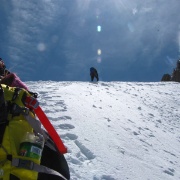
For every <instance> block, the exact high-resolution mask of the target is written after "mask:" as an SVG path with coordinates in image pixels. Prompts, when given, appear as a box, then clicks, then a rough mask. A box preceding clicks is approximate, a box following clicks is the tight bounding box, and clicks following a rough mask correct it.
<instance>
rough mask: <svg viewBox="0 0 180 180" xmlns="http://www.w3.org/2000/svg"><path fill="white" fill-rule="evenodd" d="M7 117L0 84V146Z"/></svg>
mask: <svg viewBox="0 0 180 180" xmlns="http://www.w3.org/2000/svg"><path fill="white" fill-rule="evenodd" d="M7 116H8V112H7V104H6V101H5V99H4V90H3V88H2V86H1V84H0V145H1V144H2V140H3V136H4V132H5V129H6V126H7V124H8V120H7Z"/></svg>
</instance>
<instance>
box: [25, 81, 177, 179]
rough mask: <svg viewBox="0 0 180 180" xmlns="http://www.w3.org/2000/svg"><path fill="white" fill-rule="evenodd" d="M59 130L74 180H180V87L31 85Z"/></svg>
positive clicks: (157, 84) (153, 84)
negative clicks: (66, 148) (66, 150)
mask: <svg viewBox="0 0 180 180" xmlns="http://www.w3.org/2000/svg"><path fill="white" fill-rule="evenodd" d="M27 85H28V86H29V88H30V90H31V91H33V92H37V93H39V98H38V99H39V102H40V105H41V107H42V109H43V110H44V111H45V113H46V114H47V116H48V117H49V119H50V120H51V122H52V124H53V125H54V127H55V128H56V130H57V131H58V133H59V135H60V136H61V138H62V140H63V141H64V143H65V145H66V146H67V147H68V153H67V154H65V157H66V159H67V162H68V164H69V168H70V172H71V179H72V180H127V179H128V180H178V179H180V131H179V127H180V91H179V88H180V84H179V83H174V82H151V83H146V82H99V83H98V84H97V83H91V82H53V81H38V82H27Z"/></svg>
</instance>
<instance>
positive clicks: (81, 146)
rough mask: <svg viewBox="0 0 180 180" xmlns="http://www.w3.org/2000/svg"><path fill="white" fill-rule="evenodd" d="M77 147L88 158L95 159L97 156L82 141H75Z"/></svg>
mask: <svg viewBox="0 0 180 180" xmlns="http://www.w3.org/2000/svg"><path fill="white" fill-rule="evenodd" d="M74 142H75V144H76V145H77V147H78V148H79V149H80V151H81V153H82V154H83V155H84V156H85V157H86V158H87V159H89V160H90V159H94V158H95V157H96V156H95V155H94V154H93V153H92V152H91V151H90V150H89V149H88V148H86V147H85V146H84V145H83V144H82V143H81V142H79V141H78V140H75V141H74Z"/></svg>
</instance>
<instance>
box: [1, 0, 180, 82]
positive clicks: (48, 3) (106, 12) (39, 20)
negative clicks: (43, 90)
mask: <svg viewBox="0 0 180 180" xmlns="http://www.w3.org/2000/svg"><path fill="white" fill-rule="evenodd" d="M0 4H1V6H0V22H1V24H0V32H1V34H0V57H1V58H3V59H4V60H5V62H6V64H7V67H8V68H9V69H10V70H11V71H13V72H16V73H17V74H18V75H19V76H20V77H21V79H22V80H24V81H37V80H55V81H89V80H90V77H89V68H90V67H91V66H94V67H96V68H97V70H98V72H99V76H100V80H102V81H160V80H161V77H162V75H163V74H164V73H171V72H172V70H173V68H174V67H175V64H176V61H177V59H178V58H180V16H179V7H180V1H179V0H171V1H164V0H147V1H142V0H31V1H24V0H10V1H7V0H0Z"/></svg>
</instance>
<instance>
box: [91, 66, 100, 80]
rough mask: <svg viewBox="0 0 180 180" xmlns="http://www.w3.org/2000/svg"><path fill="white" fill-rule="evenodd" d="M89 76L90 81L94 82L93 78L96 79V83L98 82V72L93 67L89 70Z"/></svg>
mask: <svg viewBox="0 0 180 180" xmlns="http://www.w3.org/2000/svg"><path fill="white" fill-rule="evenodd" d="M90 76H91V81H93V80H94V77H95V78H96V79H97V81H99V76H98V72H97V70H96V69H95V68H94V67H91V68H90Z"/></svg>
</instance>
